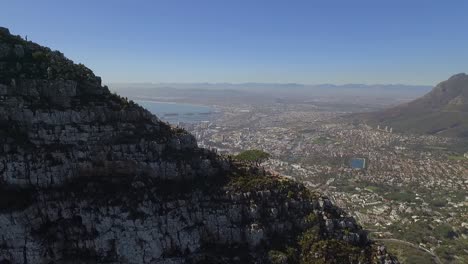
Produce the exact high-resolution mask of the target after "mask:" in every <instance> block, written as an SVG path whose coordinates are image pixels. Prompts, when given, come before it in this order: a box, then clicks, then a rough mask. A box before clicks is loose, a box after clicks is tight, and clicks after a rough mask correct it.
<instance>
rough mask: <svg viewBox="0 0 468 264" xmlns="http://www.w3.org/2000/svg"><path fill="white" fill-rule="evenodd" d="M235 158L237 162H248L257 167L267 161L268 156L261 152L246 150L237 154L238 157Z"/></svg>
mask: <svg viewBox="0 0 468 264" xmlns="http://www.w3.org/2000/svg"><path fill="white" fill-rule="evenodd" d="M235 158H236V159H237V160H240V161H245V162H249V163H252V164H255V165H257V166H258V165H260V163H262V162H264V161H266V160H267V159H269V158H270V154H268V153H266V152H264V151H262V150H258V149H251V150H246V151H244V152H241V153H239V154H238V155H236V156H235Z"/></svg>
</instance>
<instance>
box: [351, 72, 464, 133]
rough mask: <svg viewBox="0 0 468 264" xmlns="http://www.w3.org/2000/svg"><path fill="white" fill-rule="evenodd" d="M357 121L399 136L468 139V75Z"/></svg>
mask: <svg viewBox="0 0 468 264" xmlns="http://www.w3.org/2000/svg"><path fill="white" fill-rule="evenodd" d="M353 118H354V119H355V120H362V121H365V122H368V123H370V124H373V125H381V126H389V127H393V128H394V129H395V130H396V131H399V132H410V133H422V134H432V135H440V136H448V137H460V138H468V75H466V74H465V73H459V74H455V75H453V76H451V77H450V78H449V79H447V80H446V81H443V82H441V83H439V84H438V85H437V86H435V87H434V88H433V89H432V90H431V91H430V92H429V93H427V94H426V95H424V96H422V97H420V98H417V99H416V100H413V101H410V102H408V103H405V104H401V105H398V106H395V107H392V108H389V109H385V110H382V111H378V112H372V113H364V114H358V115H354V116H353Z"/></svg>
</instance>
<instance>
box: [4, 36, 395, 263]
mask: <svg viewBox="0 0 468 264" xmlns="http://www.w3.org/2000/svg"><path fill="white" fill-rule="evenodd" d="M0 263H397V261H396V260H394V259H393V258H392V257H391V256H389V255H388V254H387V253H386V252H385V249H384V248H382V247H376V246H375V245H374V244H372V243H371V241H369V240H368V238H367V235H366V232H365V231H363V230H362V229H361V227H360V226H359V225H357V224H356V222H355V221H354V220H353V219H352V218H350V217H347V216H346V214H345V213H344V212H343V211H342V210H340V209H339V208H336V207H335V206H333V205H332V204H331V203H330V201H329V200H328V199H327V198H326V197H321V196H320V195H317V194H314V193H311V192H310V191H308V190H307V189H306V188H304V186H302V185H301V184H298V183H295V182H292V181H289V180H286V179H283V178H281V177H273V176H270V175H268V174H267V173H265V172H264V171H262V170H260V169H259V168H255V167H249V166H247V165H245V164H241V163H236V162H233V161H231V160H230V159H228V158H225V157H220V156H217V155H216V154H214V153H212V152H210V151H207V150H205V149H201V148H198V147H197V143H196V141H195V139H194V137H193V136H191V135H190V134H188V133H187V132H185V131H183V130H181V129H178V128H174V127H171V126H169V125H168V124H166V123H164V122H161V121H160V120H159V119H158V118H157V117H155V116H153V115H151V114H150V113H149V112H148V111H146V110H145V109H143V108H141V107H140V106H138V105H136V104H134V103H133V102H131V101H128V100H126V99H125V98H121V97H119V96H117V95H114V94H111V93H110V92H109V90H108V89H107V87H105V86H102V85H101V80H100V78H99V77H96V76H95V75H94V74H93V73H92V71H91V70H89V69H88V68H86V67H85V66H83V65H76V64H74V63H73V62H72V61H70V60H68V59H67V58H65V57H64V56H63V55H62V54H61V53H60V52H57V51H51V50H50V49H48V48H45V47H42V46H39V45H38V44H35V43H33V42H28V41H25V40H23V39H22V38H20V37H18V36H13V35H11V34H10V32H9V31H8V29H5V28H0Z"/></svg>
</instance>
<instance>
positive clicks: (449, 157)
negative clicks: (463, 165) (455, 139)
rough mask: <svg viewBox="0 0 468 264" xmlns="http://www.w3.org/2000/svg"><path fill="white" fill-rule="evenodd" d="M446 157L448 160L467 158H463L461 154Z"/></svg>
mask: <svg viewBox="0 0 468 264" xmlns="http://www.w3.org/2000/svg"><path fill="white" fill-rule="evenodd" d="M448 159H449V160H466V159H467V158H465V157H464V156H463V155H459V156H458V155H450V156H448Z"/></svg>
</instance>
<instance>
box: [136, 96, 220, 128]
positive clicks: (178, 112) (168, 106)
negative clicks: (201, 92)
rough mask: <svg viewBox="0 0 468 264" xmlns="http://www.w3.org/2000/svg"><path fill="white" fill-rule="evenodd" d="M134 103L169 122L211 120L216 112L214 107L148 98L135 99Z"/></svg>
mask: <svg viewBox="0 0 468 264" xmlns="http://www.w3.org/2000/svg"><path fill="white" fill-rule="evenodd" d="M135 103H137V104H139V105H141V106H142V107H144V108H145V109H146V110H148V111H150V112H151V113H152V114H155V115H156V116H157V117H158V118H159V119H161V120H163V121H167V122H169V123H171V124H178V123H198V122H201V121H212V120H213V119H214V118H215V115H216V113H217V112H216V111H215V109H214V108H212V107H209V106H203V105H193V104H185V103H173V102H157V101H148V100H135Z"/></svg>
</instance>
